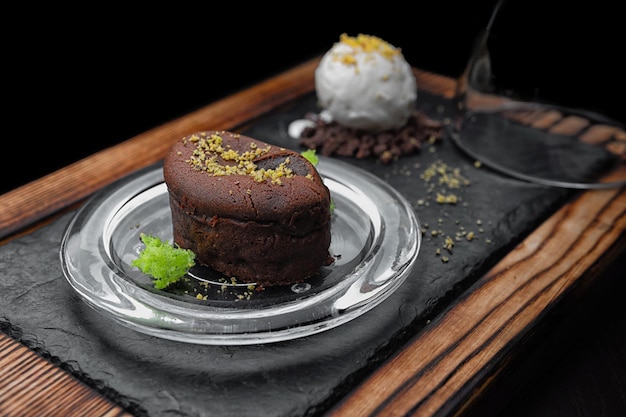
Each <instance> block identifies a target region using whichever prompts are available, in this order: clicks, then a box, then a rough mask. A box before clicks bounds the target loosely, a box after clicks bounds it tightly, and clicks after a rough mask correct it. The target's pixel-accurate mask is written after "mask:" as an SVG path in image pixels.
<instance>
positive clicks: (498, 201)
mask: <svg viewBox="0 0 626 417" xmlns="http://www.w3.org/2000/svg"><path fill="white" fill-rule="evenodd" d="M418 97H419V100H420V101H419V102H420V108H421V109H422V110H424V111H425V112H426V113H427V114H429V115H430V116H431V117H433V118H435V119H437V120H442V121H447V120H448V119H451V118H452V117H453V113H452V112H453V104H452V102H451V101H449V100H445V99H442V98H440V97H438V96H433V95H429V94H428V93H426V92H421V91H420V93H419V96H418ZM315 110H316V108H315V97H314V95H312V94H311V95H309V96H306V97H303V98H302V99H301V100H298V101H297V102H295V103H292V104H291V105H290V106H287V107H286V108H284V109H280V110H276V111H275V112H272V114H270V115H268V116H267V117H265V118H263V119H260V120H258V121H255V123H254V124H253V125H252V126H250V127H249V128H248V129H246V130H245V131H244V132H243V133H246V134H248V135H250V136H254V137H257V138H259V139H262V140H265V141H267V142H270V143H273V144H276V145H280V146H285V147H290V148H293V149H299V146H298V143H297V141H295V140H294V139H291V138H290V137H289V136H288V135H287V128H288V125H289V123H290V122H291V121H292V120H294V119H298V118H302V116H303V115H304V114H305V113H306V112H307V111H315ZM342 159H344V160H346V161H348V162H350V163H353V164H354V165H355V166H358V167H361V168H363V169H366V170H368V171H370V172H372V173H374V174H375V175H377V176H379V177H381V178H383V179H385V180H386V181H388V182H389V183H390V184H391V185H393V186H394V187H395V188H396V189H398V190H399V191H400V192H401V193H402V194H403V195H404V196H405V197H406V198H407V199H408V201H409V202H411V203H412V204H413V205H414V207H415V211H416V213H417V215H418V217H419V219H420V221H421V223H422V225H423V226H424V227H425V229H424V239H423V242H422V247H421V250H420V255H419V257H418V260H417V263H416V265H415V268H414V269H413V271H412V273H411V275H410V276H409V277H408V278H407V280H406V282H405V283H404V284H403V285H402V286H401V287H400V288H399V289H398V290H397V291H396V292H395V293H394V294H393V295H391V296H390V297H389V298H388V299H387V300H386V301H385V302H383V303H382V304H381V305H379V306H377V307H376V308H374V309H373V310H371V311H369V312H368V313H366V314H365V315H364V316H361V317H359V318H357V319H355V320H353V321H351V322H349V323H347V324H345V325H342V326H340V327H338V328H336V329H332V330H329V331H326V332H323V333H321V334H317V335H314V336H309V337H305V338H302V339H298V340H293V341H288V342H279V343H272V344H266V345H252V346H202V345H193V344H186V343H178V342H173V341H168V340H162V339H158V338H155V337H152V336H147V335H144V334H141V333H137V332H135V331H133V330H130V329H127V328H125V327H122V326H120V325H119V324H117V323H114V322H113V321H111V320H110V319H108V318H106V317H103V316H101V315H100V314H99V313H97V312H95V311H93V310H92V309H91V308H89V307H88V306H87V305H86V304H85V303H84V302H83V301H82V300H81V299H80V298H79V297H78V295H76V294H75V293H74V292H73V290H72V289H71V288H70V286H69V284H68V283H67V282H66V280H65V278H64V277H63V274H62V270H61V265H60V261H59V253H58V252H59V247H60V242H61V238H62V235H63V232H64V229H65V227H66V225H67V224H68V222H69V221H70V219H71V216H72V214H73V213H69V214H67V215H65V216H63V217H61V218H60V219H58V220H57V221H55V222H53V223H51V224H49V225H47V226H45V227H43V228H41V229H39V230H37V231H35V232H33V233H32V234H30V235H27V236H23V237H20V238H18V239H15V240H13V241H11V242H9V243H8V244H6V245H4V246H2V247H0V270H2V276H0V294H1V296H0V328H2V329H3V330H4V331H5V332H6V333H8V334H10V335H12V336H13V337H15V338H17V339H19V340H21V341H23V342H24V343H26V344H27V345H29V346H31V347H33V348H35V349H36V350H38V351H40V352H42V353H43V354H44V355H45V356H47V357H49V358H52V359H53V360H54V361H55V362H57V363H58V364H60V365H61V366H64V367H65V368H67V369H69V370H70V371H71V372H72V373H74V374H75V375H76V376H77V377H78V378H80V379H82V380H83V381H86V382H87V383H88V384H90V385H92V386H95V387H96V388H97V389H98V390H100V391H101V392H103V393H104V394H105V395H107V396H108V397H110V398H112V399H113V400H114V401H116V402H118V403H119V404H121V405H123V406H125V407H126V408H127V409H128V410H129V411H130V412H133V413H135V414H136V415H146V416H154V417H157V416H159V417H161V416H221V417H223V416H239V417H242V416H258V415H268V416H270V415H271V416H315V415H320V414H322V413H323V412H324V411H326V410H328V408H329V407H330V406H332V405H333V404H334V403H335V402H337V401H338V400H339V399H340V398H342V397H343V396H345V395H346V394H347V393H348V392H349V391H350V389H351V388H353V387H354V386H355V385H356V384H357V383H358V382H360V381H361V380H362V379H363V378H364V377H366V376H367V375H368V374H369V373H370V372H372V371H373V370H374V369H375V368H376V366H377V365H379V364H380V363H381V362H382V361H383V360H385V359H386V358H388V357H389V356H390V355H391V354H393V352H394V351H396V350H397V349H398V348H399V347H400V346H401V345H402V343H404V342H406V341H407V340H408V338H410V337H411V336H413V335H414V334H416V333H417V332H419V331H420V330H421V329H424V328H425V327H426V326H427V325H428V322H429V320H430V319H432V318H433V316H434V315H435V314H437V313H438V312H440V311H441V310H442V309H443V308H445V307H446V306H448V305H449V304H450V303H451V302H453V301H454V299H455V297H456V296H458V295H459V294H460V292H462V291H463V290H464V289H466V288H467V287H468V286H469V285H470V284H471V283H472V282H474V281H475V280H476V279H477V278H478V277H479V276H480V275H481V274H482V273H484V272H486V270H487V269H488V268H489V267H490V266H492V265H494V264H495V263H497V262H498V261H499V259H500V258H501V257H502V255H503V254H504V253H506V252H507V251H508V250H510V249H511V248H512V247H513V246H514V245H515V244H517V243H518V242H520V241H521V240H523V238H524V237H525V236H526V235H527V234H528V233H530V232H531V231H532V230H533V229H534V228H535V227H536V226H537V225H538V224H539V223H541V222H542V221H543V220H545V219H546V218H547V217H549V216H550V214H552V213H553V212H554V211H555V210H556V209H557V208H558V207H559V206H560V205H561V204H562V203H563V202H564V201H566V200H567V199H568V198H569V196H570V195H571V193H572V192H571V191H567V190H557V189H553V188H546V187H543V186H538V185H533V184H528V183H524V182H520V181H517V180H513V179H509V178H505V177H502V176H499V175H497V174H495V173H493V172H490V171H489V170H487V169H485V168H475V167H474V165H473V162H474V161H471V160H469V159H467V158H466V157H465V156H464V155H463V154H461V153H460V152H459V151H458V149H456V148H455V147H454V145H453V143H452V142H451V141H450V140H448V139H447V138H444V139H443V140H442V141H440V142H438V143H436V144H434V145H432V146H431V145H426V146H425V147H424V149H423V150H422V152H421V153H420V154H417V155H414V156H410V157H404V158H402V159H400V160H399V161H397V162H396V163H394V164H391V165H383V164H381V163H380V162H378V161H375V160H371V159H370V160H356V159H350V158H342ZM436 161H442V162H444V163H445V164H447V166H449V167H453V168H459V169H460V172H461V173H462V175H464V176H465V177H466V178H467V179H468V180H469V181H470V182H471V184H470V185H469V186H465V187H463V188H461V189H459V190H449V191H453V192H454V193H456V194H457V195H458V196H459V197H461V199H462V201H460V202H459V203H457V204H456V205H450V204H447V205H441V204H437V203H436V202H434V200H433V199H434V195H435V192H436V191H437V190H439V187H437V188H435V190H431V191H429V189H430V188H429V184H430V183H428V182H426V181H425V180H424V179H422V178H421V177H420V175H421V173H422V172H424V170H425V169H426V168H427V167H429V166H430V165H431V164H432V163H435V162H436ZM433 230H437V231H440V232H441V233H440V234H439V235H437V236H433V235H432V231H433ZM463 231H465V232H470V231H473V232H474V233H475V236H476V237H475V238H474V239H473V240H471V241H469V240H467V239H464V238H463V239H461V240H459V241H457V242H455V245H454V248H453V252H452V254H449V253H448V252H447V251H446V250H445V249H443V243H444V238H445V236H451V237H452V238H454V237H455V236H456V235H457V233H462V232H463ZM438 248H439V249H440V251H441V255H437V254H436V251H437V249H438ZM443 255H446V256H448V258H449V260H448V262H443V261H442V256H443Z"/></svg>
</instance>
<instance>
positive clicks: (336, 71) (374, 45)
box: [315, 34, 417, 131]
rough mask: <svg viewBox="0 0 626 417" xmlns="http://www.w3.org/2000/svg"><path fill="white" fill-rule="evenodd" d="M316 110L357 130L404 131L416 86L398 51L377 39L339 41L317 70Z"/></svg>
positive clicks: (348, 37) (346, 39) (413, 104)
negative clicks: (397, 129) (323, 110)
mask: <svg viewBox="0 0 626 417" xmlns="http://www.w3.org/2000/svg"><path fill="white" fill-rule="evenodd" d="M315 90H316V93H317V98H318V101H319V104H320V106H321V107H322V108H323V109H325V110H326V111H327V112H328V113H330V116H331V117H332V119H333V120H335V121H337V122H338V123H340V124H342V125H344V126H347V127H352V128H355V129H363V130H369V131H382V130H387V129H395V128H399V127H402V126H403V125H404V124H405V123H406V122H407V120H408V118H409V116H410V114H411V111H412V110H413V109H414V107H415V102H416V100H417V81H416V80H415V76H414V75H413V71H412V70H411V66H410V65H409V64H408V63H407V61H406V60H405V59H404V56H403V55H402V52H401V51H400V49H398V48H396V47H394V46H393V45H391V44H389V43H387V42H385V41H384V40H382V39H380V38H377V37H375V36H369V35H363V34H360V35H358V36H356V37H350V36H348V35H346V34H343V35H341V37H340V40H339V42H336V43H335V44H334V45H333V46H332V48H331V49H330V50H329V51H328V52H326V53H325V54H324V56H323V57H322V59H321V61H320V63H319V65H318V66H317V68H316V69H315Z"/></svg>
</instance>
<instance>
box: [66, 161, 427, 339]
mask: <svg viewBox="0 0 626 417" xmlns="http://www.w3.org/2000/svg"><path fill="white" fill-rule="evenodd" d="M318 170H319V172H320V174H321V175H322V176H323V178H324V181H325V183H326V185H327V186H328V188H329V189H330V191H331V196H332V198H333V200H334V202H335V205H336V208H335V210H334V212H333V219H332V226H331V233H332V239H331V247H330V252H331V254H332V255H333V256H335V258H336V261H335V263H334V264H333V265H331V266H329V267H324V268H323V270H322V271H321V274H320V277H316V278H314V279H312V280H310V281H307V282H306V283H301V284H296V285H293V286H280V287H265V288H263V289H262V290H260V291H257V290H256V289H255V288H254V286H249V285H247V284H237V283H232V282H230V281H228V280H226V279H225V277H223V276H219V274H216V273H215V272H213V271H211V270H209V269H208V268H204V267H201V266H198V267H194V268H192V269H191V270H190V271H189V273H188V274H187V275H186V276H185V277H184V278H183V279H182V280H181V282H180V283H177V284H176V285H174V286H173V288H168V289H167V290H157V289H155V288H154V286H153V284H152V279H151V278H150V277H149V276H147V275H144V274H143V273H141V272H140V271H139V270H138V269H137V268H135V267H132V266H131V261H132V260H133V259H135V258H137V256H138V254H139V252H140V251H141V249H143V243H142V242H141V241H140V233H147V234H150V235H153V236H157V237H159V238H161V239H162V240H167V241H170V242H171V240H172V231H171V216H170V209H169V200H168V194H167V188H166V186H165V183H164V182H163V175H162V165H161V164H158V165H156V166H152V167H149V168H146V169H143V170H141V171H139V172H137V173H135V174H132V175H130V176H128V177H126V178H124V179H122V180H120V181H118V182H116V183H114V184H112V185H110V186H108V187H106V188H104V189H102V190H101V191H100V192H98V193H97V194H95V195H94V196H93V197H92V198H91V199H90V200H88V201H87V202H86V203H85V204H84V205H83V206H82V207H81V208H80V209H79V211H78V212H77V213H76V214H75V215H74V217H73V218H72V220H71V221H70V223H69V224H68V226H67V229H66V231H65V234H64V236H63V239H62V243H61V248H60V258H61V264H62V269H63V273H64V275H65V277H66V279H67V281H68V282H69V284H70V285H71V287H72V288H73V289H74V290H75V291H76V292H77V293H78V294H79V296H80V297H81V298H82V299H83V300H84V301H85V302H86V303H87V304H88V305H90V306H91V307H92V308H94V309H95V310H97V311H99V312H100V313H102V314H103V315H105V316H107V317H109V318H112V319H114V320H116V321H118V322H119V323H121V324H123V325H125V326H127V327H129V328H132V329H134V330H136V331H139V332H142V333H146V334H149V335H153V336H156V337H160V338H164V339H170V340H176V341H180V342H188V343H197V344H212V345H243V344H257V343H269V342H277V341H283V340H289V339H294V338H299V337H303V336H308V335H312V334H315V333H319V332H322V331H325V330H328V329H331V328H334V327H337V326H339V325H341V324H343V323H346V322H348V321H350V320H352V319H354V318H356V317H358V316H360V315H362V314H364V313H365V312H367V311H369V310H371V309H372V308H374V307H375V306H376V305H378V304H379V303H380V302H382V301H383V300H385V299H386V298H387V297H389V296H390V295H391V294H392V293H393V292H394V291H395V290H396V289H397V288H398V287H399V286H400V285H401V284H402V283H403V282H404V281H405V280H406V278H407V277H408V275H409V272H410V271H411V269H412V267H413V265H414V263H415V260H416V259H417V256H418V253H419V249H420V245H421V239H422V238H421V234H420V226H419V221H418V219H417V217H416V215H415V212H414V211H413V209H412V207H411V205H410V204H409V203H408V202H407V201H406V200H405V199H404V197H403V196H402V195H401V194H399V193H398V192H397V191H396V190H395V189H394V188H393V187H391V186H390V185H388V184H387V183H386V182H384V181H382V180H381V179H379V178H378V177H376V176H374V175H372V174H370V173H369V172H366V171H364V170H361V169H359V168H357V167H354V166H352V165H349V164H347V163H345V162H341V161H337V160H331V159H328V158H324V157H320V162H319V165H318ZM170 287H172V286H170Z"/></svg>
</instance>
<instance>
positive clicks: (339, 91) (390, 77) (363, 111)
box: [290, 33, 443, 164]
mask: <svg viewBox="0 0 626 417" xmlns="http://www.w3.org/2000/svg"><path fill="white" fill-rule="evenodd" d="M315 92H316V95H317V100H318V104H319V106H320V108H321V110H322V112H321V113H320V114H319V115H314V114H309V115H307V116H306V120H304V122H305V123H299V124H297V125H294V126H293V127H294V130H293V133H291V132H290V134H291V135H292V136H293V137H295V138H297V139H300V140H301V142H300V143H301V145H302V146H303V147H307V148H309V149H316V150H318V151H319V152H320V153H321V154H322V155H325V156H331V155H338V156H354V157H357V158H360V159H361V158H367V157H377V158H378V159H379V160H380V161H381V162H382V163H384V164H387V163H390V162H392V161H394V160H396V159H398V158H399V157H400V156H402V155H410V154H413V153H417V152H419V151H420V150H421V147H422V145H423V144H424V142H426V141H430V142H432V141H434V140H437V139H440V138H441V137H442V136H443V126H442V124H441V123H439V122H437V121H435V120H433V119H431V118H429V117H428V116H426V115H425V114H424V113H423V112H421V111H419V110H417V108H416V102H417V79H416V77H415V73H414V71H413V68H412V67H411V66H410V65H409V63H408V62H407V61H406V60H405V58H404V56H403V55H402V51H401V49H400V48H396V47H395V46H393V45H391V44H390V43H388V42H386V41H384V40H383V39H381V38H378V37H376V36H371V35H366V34H359V35H357V36H348V35H347V34H345V33H344V34H342V35H341V36H340V38H339V41H338V42H335V43H334V44H333V46H332V47H331V48H330V50H328V51H327V52H326V53H325V54H324V56H323V57H322V59H321V60H320V63H319V64H318V66H317V68H316V69H315ZM300 127H303V129H301V128H300Z"/></svg>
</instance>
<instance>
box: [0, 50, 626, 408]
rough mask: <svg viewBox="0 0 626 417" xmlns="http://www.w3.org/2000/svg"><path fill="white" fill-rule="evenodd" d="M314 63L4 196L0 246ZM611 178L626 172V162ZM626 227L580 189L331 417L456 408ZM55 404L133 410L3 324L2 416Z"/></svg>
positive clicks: (609, 197)
mask: <svg viewBox="0 0 626 417" xmlns="http://www.w3.org/2000/svg"><path fill="white" fill-rule="evenodd" d="M316 65H317V59H314V60H311V61H308V62H305V63H303V64H301V65H299V66H296V67H294V68H293V69H291V70H289V71H287V72H285V73H282V74H279V75H278V76H276V77H274V78H271V79H268V80H267V81H265V82H262V83H260V84H258V85H255V86H253V87H251V88H249V89H246V90H243V91H241V92H239V93H236V94H233V95H231V96H229V97H227V98H225V99H223V100H219V101H217V102H214V103H212V104H209V105H207V106H206V107H204V108H201V109H199V110H197V111H195V112H192V113H190V114H187V115H185V116H183V117H181V118H179V119H176V120H174V121H171V122H169V123H166V124H164V125H162V126H158V127H155V128H154V129H151V130H149V131H147V132H145V133H142V134H140V135H138V136H136V137H134V138H132V139H130V140H127V141H125V142H123V143H120V144H119V145H117V146H113V147H111V148H108V149H106V150H103V151H101V152H98V153H96V154H94V155H91V156H90V157H88V158H85V159H83V160H81V161H78V162H76V163H74V164H72V165H69V166H67V167H65V168H63V169H61V170H59V171H57V172H54V173H52V174H50V175H47V176H45V177H43V178H41V179H39V180H37V181H34V182H32V183H30V184H27V185H25V186H23V187H20V188H18V189H16V190H14V191H11V192H8V193H6V194H4V195H2V196H0V207H2V211H1V212H0V244H6V243H8V242H10V241H12V240H13V239H15V238H17V237H19V236H24V235H27V234H29V233H32V231H33V230H36V229H37V228H39V227H42V226H43V225H45V224H48V223H49V222H51V221H53V220H54V219H56V218H58V216H60V215H62V214H63V213H66V212H68V211H69V210H72V209H75V208H76V207H78V206H79V205H80V204H81V202H83V201H84V200H85V199H86V198H88V197H89V196H90V195H92V194H93V193H94V192H96V191H97V190H99V189H101V188H102V187H104V186H106V185H107V184H110V183H112V182H114V181H115V180H118V179H120V178H122V177H124V176H126V175H127V174H129V173H130V172H133V171H135V170H137V169H140V168H143V167H146V166H149V165H151V164H153V163H155V162H157V161H159V160H161V159H162V158H163V156H164V154H165V152H166V150H167V149H168V148H169V147H170V145H171V144H172V142H171V138H177V137H181V136H183V135H184V134H185V133H186V132H189V131H195V130H201V129H204V128H205V121H206V120H211V121H212V126H213V127H215V128H218V129H239V128H241V127H242V126H245V125H246V124H248V123H252V122H253V121H254V120H255V118H257V117H259V116H262V115H264V114H266V113H268V112H270V111H271V110H272V109H275V108H276V107H278V106H280V105H283V104H284V103H287V102H289V101H290V100H293V99H295V98H297V97H299V96H301V95H303V94H305V93H309V92H311V91H312V90H313V87H314V82H313V70H314V68H315V66H316ZM416 74H417V76H418V85H420V87H421V88H423V89H425V90H427V91H429V92H432V93H433V94H437V95H441V96H444V97H452V96H453V94H454V91H455V87H456V83H455V81H454V80H452V79H450V78H447V77H442V76H439V75H436V74H433V73H429V72H424V71H420V70H416ZM140 150H141V152H139V151H140ZM612 175H614V176H615V178H626V172H625V171H624V170H623V169H622V170H619V171H618V172H615V173H614V174H612ZM625 229H626V190H625V189H608V190H595V191H587V192H582V193H580V194H579V195H577V197H576V198H575V199H573V200H572V201H570V202H568V203H567V204H565V205H564V206H563V207H562V208H560V209H559V210H558V211H556V213H554V215H552V216H551V217H550V218H549V219H547V220H546V221H545V222H543V223H542V224H541V225H539V227H537V228H536V229H535V230H534V232H532V233H531V234H530V235H529V236H527V237H526V238H525V239H524V241H523V242H522V243H521V244H519V245H518V246H517V247H515V248H514V250H512V251H511V252H509V253H508V254H506V256H504V257H503V258H502V259H501V261H500V262H499V263H498V264H497V265H495V266H494V267H493V268H491V269H490V270H489V271H488V272H487V273H485V274H484V276H482V277H481V278H479V279H478V280H477V281H476V282H475V283H474V284H473V285H472V286H471V288H470V289H469V290H468V291H466V292H465V293H464V295H463V296H462V297H460V298H459V299H458V300H456V301H455V302H454V303H452V304H451V305H450V307H449V308H447V309H446V310H445V311H443V312H442V313H441V314H439V315H438V316H437V317H436V319H435V320H433V322H432V323H430V325H429V326H428V327H427V328H426V329H424V331H422V332H419V333H418V334H416V335H415V336H414V337H413V338H412V339H411V340H410V341H409V342H408V343H407V344H406V345H405V346H404V347H403V348H402V349H401V350H400V351H398V352H396V353H395V354H394V355H393V356H392V357H390V358H388V359H387V360H386V361H385V363H384V364H383V365H382V366H380V367H379V369H378V370H377V371H376V372H375V373H373V374H372V375H370V376H369V377H367V378H366V379H365V380H364V381H362V382H361V383H360V384H359V385H358V386H356V387H355V388H354V390H353V391H352V393H351V394H350V395H348V396H347V397H346V398H344V400H343V401H341V402H340V403H339V404H336V406H334V408H332V409H331V410H329V412H328V414H329V415H331V416H354V415H420V416H444V415H462V414H463V413H464V412H465V411H467V410H469V409H470V408H471V406H472V405H473V404H474V403H475V402H476V401H477V400H478V399H479V398H480V397H481V396H482V395H483V394H484V393H485V392H486V391H487V390H489V389H490V388H491V387H492V386H493V385H494V384H495V383H496V382H497V381H498V378H499V375H500V374H501V373H503V372H505V371H506V369H507V368H508V366H509V365H510V364H511V363H512V362H514V361H515V359H516V358H517V356H518V354H519V352H520V348H519V345H520V343H521V342H522V341H523V340H524V339H525V338H527V337H529V335H531V334H532V333H533V332H534V331H535V329H536V328H537V327H538V326H539V324H540V323H542V322H543V321H544V320H545V319H546V317H549V316H550V314H551V312H552V311H554V310H555V309H557V308H562V307H563V305H566V304H568V303H571V302H573V300H575V299H576V297H577V296H578V295H579V294H580V293H581V292H584V291H585V289H586V288H589V287H590V286H593V284H594V281H595V279H596V278H597V277H598V276H599V275H600V274H601V272H602V271H603V270H604V269H605V268H606V266H607V265H609V264H610V263H611V262H612V261H613V260H614V259H615V258H616V257H617V256H619V255H620V254H622V253H623V252H624V248H625V245H624V239H625V237H626V234H625ZM564 243H567V244H564ZM555 259H558V262H555V261H554V260H555ZM512 283H513V284H512ZM55 407H56V408H55ZM53 409H54V410H56V411H55V412H58V411H59V410H64V411H65V412H63V413H61V415H104V416H113V415H115V416H123V415H129V414H127V413H125V412H124V409H123V408H122V407H121V406H119V405H117V404H114V403H112V402H111V401H109V400H108V399H106V398H105V397H104V396H103V395H101V394H99V393H98V392H96V391H95V390H92V389H91V388H89V387H88V386H87V385H85V384H84V383H82V382H81V381H79V380H77V379H75V378H74V377H73V376H72V375H70V374H69V373H68V372H66V371H65V370H63V369H62V368H60V367H58V366H55V364H54V360H53V359H51V358H46V357H42V356H40V355H38V354H37V353H36V352H35V351H33V350H32V349H30V348H29V347H28V346H24V345H22V344H20V343H18V342H17V341H15V340H13V339H11V338H10V337H8V336H7V335H6V334H4V333H2V332H0V414H2V415H9V416H13V415H20V416H27V415H51V414H49V413H48V412H49V411H50V410H53ZM55 415H57V414H55Z"/></svg>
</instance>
